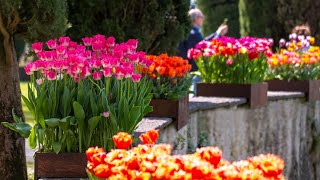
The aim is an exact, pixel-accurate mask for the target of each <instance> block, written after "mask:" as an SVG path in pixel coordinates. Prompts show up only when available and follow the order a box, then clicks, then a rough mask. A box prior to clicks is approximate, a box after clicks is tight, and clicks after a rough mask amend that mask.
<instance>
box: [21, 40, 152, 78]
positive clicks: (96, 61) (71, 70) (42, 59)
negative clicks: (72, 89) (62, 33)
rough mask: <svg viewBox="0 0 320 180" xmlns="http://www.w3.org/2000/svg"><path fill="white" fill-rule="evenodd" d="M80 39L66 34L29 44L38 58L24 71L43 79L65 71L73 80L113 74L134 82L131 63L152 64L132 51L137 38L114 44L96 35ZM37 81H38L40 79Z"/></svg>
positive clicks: (55, 76) (138, 53) (133, 69)
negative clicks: (71, 37) (76, 40)
mask: <svg viewBox="0 0 320 180" xmlns="http://www.w3.org/2000/svg"><path fill="white" fill-rule="evenodd" d="M82 41H83V45H82V44H78V43H76V42H74V41H71V40H70V38H69V37H60V38H59V40H55V39H52V40H49V41H47V42H46V45H47V48H46V47H45V46H44V44H43V43H42V42H37V43H34V44H32V49H33V50H34V52H35V53H36V54H37V57H38V58H39V59H38V60H36V61H35V62H32V63H29V64H27V66H26V67H25V70H26V73H27V74H28V75H31V74H33V73H34V72H40V73H41V74H42V75H43V76H44V77H45V78H46V79H47V80H55V79H58V78H62V77H63V75H65V74H67V75H69V76H70V77H72V78H73V79H74V80H75V81H77V82H78V81H80V80H81V79H83V78H86V77H88V76H92V78H93V79H94V80H100V79H101V77H102V76H104V77H111V76H115V77H116V78H117V79H118V80H121V79H123V78H131V79H132V80H133V81H134V82H138V81H140V78H141V75H140V74H138V73H136V72H135V66H136V65H138V64H139V65H142V66H145V67H149V66H150V65H151V64H152V62H151V61H149V60H147V59H146V58H145V53H144V52H137V51H136V49H137V45H138V41H137V40H134V39H130V40H128V41H127V42H125V43H121V44H117V43H115V38H114V37H108V38H106V37H105V36H103V35H99V34H98V35H95V36H93V37H85V38H83V39H82ZM37 82H39V83H41V82H42V79H41V80H38V81H37Z"/></svg>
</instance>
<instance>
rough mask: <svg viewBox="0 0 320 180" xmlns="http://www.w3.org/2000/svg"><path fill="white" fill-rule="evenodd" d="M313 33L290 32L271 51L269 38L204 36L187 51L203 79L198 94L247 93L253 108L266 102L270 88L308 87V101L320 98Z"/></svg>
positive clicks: (319, 54) (318, 52) (319, 56)
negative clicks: (275, 51)
mask: <svg viewBox="0 0 320 180" xmlns="http://www.w3.org/2000/svg"><path fill="white" fill-rule="evenodd" d="M313 43H314V38H312V37H305V36H297V35H296V34H292V35H290V41H288V42H286V41H285V40H284V39H282V40H281V41H280V48H279V49H278V51H277V53H275V54H273V53H272V51H271V49H270V48H271V46H272V45H273V41H272V40H270V39H265V38H252V37H244V38H241V39H234V38H228V37H222V38H219V39H214V40H212V41H203V42H201V43H199V44H198V45H197V46H196V47H195V49H191V50H190V51H189V57H190V58H193V59H195V60H196V63H197V65H198V67H199V75H200V77H201V78H202V81H203V83H200V84H198V85H197V95H198V96H220V97H245V98H247V99H248V100H249V104H250V106H251V107H260V106H263V105H265V104H266V102H267V91H268V90H269V91H295V92H304V93H305V94H306V95H307V98H308V100H309V101H316V100H320V92H319V88H320V81H319V80H318V79H319V75H320V65H319V60H320V49H319V47H318V46H312V44H313Z"/></svg>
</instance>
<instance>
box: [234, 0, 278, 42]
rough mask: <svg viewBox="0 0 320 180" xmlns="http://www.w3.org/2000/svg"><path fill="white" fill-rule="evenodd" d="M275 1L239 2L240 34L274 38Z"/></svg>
mask: <svg viewBox="0 0 320 180" xmlns="http://www.w3.org/2000/svg"><path fill="white" fill-rule="evenodd" d="M275 8H276V4H275V0H270V1H265V0H255V1H250V0H239V15H240V16H239V21H240V27H241V28H240V34H241V35H242V36H264V37H272V24H273V19H274V18H275V16H274V15H275V13H274V10H275Z"/></svg>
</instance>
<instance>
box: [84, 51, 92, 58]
mask: <svg viewBox="0 0 320 180" xmlns="http://www.w3.org/2000/svg"><path fill="white" fill-rule="evenodd" d="M84 56H85V58H86V59H91V51H85V52H84Z"/></svg>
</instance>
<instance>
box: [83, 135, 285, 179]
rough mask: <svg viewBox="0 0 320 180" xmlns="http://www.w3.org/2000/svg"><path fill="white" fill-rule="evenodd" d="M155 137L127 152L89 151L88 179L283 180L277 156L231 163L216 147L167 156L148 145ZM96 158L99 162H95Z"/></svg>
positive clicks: (161, 147)
mask: <svg viewBox="0 0 320 180" xmlns="http://www.w3.org/2000/svg"><path fill="white" fill-rule="evenodd" d="M158 135H159V134H158V132H157V131H155V130H151V131H149V132H146V133H144V134H143V135H141V136H140V138H141V139H146V140H145V143H147V144H146V145H138V146H137V147H134V148H132V149H131V150H128V151H126V150H119V149H115V150H111V152H109V153H105V152H101V149H99V148H93V147H92V148H89V149H88V150H87V152H86V155H87V157H88V172H89V173H90V178H91V179H97V178H103V179H108V180H110V179H111V180H118V179H119V180H120V179H121V180H150V179H152V180H169V179H170V180H192V179H195V180H200V179H201V180H202V179H206V180H222V179H227V180H261V179H263V180H284V179H285V177H284V176H283V174H282V171H283V169H284V161H283V160H282V159H281V158H280V157H278V156H276V155H273V154H267V155H259V156H255V157H251V158H248V159H247V160H242V161H238V162H233V163H230V162H228V161H226V160H224V159H222V151H221V150H220V149H219V148H218V147H204V148H199V149H197V151H196V152H195V153H194V154H187V155H170V153H171V146H170V145H168V144H156V145H150V144H153V143H155V142H156V139H157V138H158ZM114 137H116V138H114V140H119V139H127V138H128V134H127V133H118V134H117V135H116V136H114ZM125 142H128V141H125ZM115 143H116V142H115ZM117 143H119V142H117ZM126 145H127V144H126ZM128 147H129V146H128ZM93 153H95V154H93ZM94 157H95V158H94ZM96 158H97V159H98V160H95V159H96ZM93 161H94V162H93ZM97 162H99V163H98V164H97Z"/></svg>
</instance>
